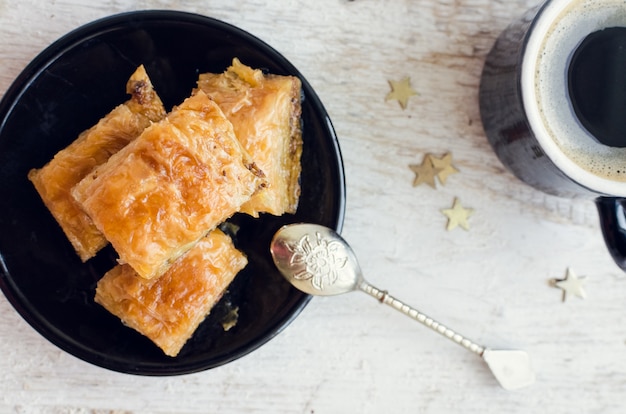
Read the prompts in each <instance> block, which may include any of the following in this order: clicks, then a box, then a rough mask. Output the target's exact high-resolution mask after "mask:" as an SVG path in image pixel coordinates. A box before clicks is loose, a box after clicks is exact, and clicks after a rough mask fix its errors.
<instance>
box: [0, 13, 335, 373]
mask: <svg viewBox="0 0 626 414" xmlns="http://www.w3.org/2000/svg"><path fill="white" fill-rule="evenodd" d="M161 20H165V21H175V22H180V23H181V24H193V25H207V26H209V27H211V28H217V29H219V30H220V31H223V32H225V33H228V35H229V36H233V37H237V38H239V39H241V42H243V43H245V44H247V45H248V47H253V48H256V49H258V50H260V51H262V53H263V54H264V55H268V56H269V58H270V59H271V60H272V61H273V62H278V64H279V65H280V66H281V67H284V68H286V69H287V70H288V72H290V74H292V75H295V76H298V77H299V78H300V79H301V81H302V88H303V93H304V95H305V96H306V98H305V99H306V103H307V105H310V106H311V107H312V110H313V111H314V112H315V113H316V114H317V115H319V117H320V118H322V119H323V120H324V121H325V123H326V125H325V126H324V128H326V129H327V134H328V136H327V137H325V138H324V139H325V140H330V142H329V144H330V145H331V147H332V148H333V149H332V151H334V157H335V162H336V164H337V165H333V166H331V167H332V168H335V169H336V171H333V174H336V177H337V180H336V181H337V182H336V183H335V188H334V189H333V190H334V191H335V192H336V199H335V200H334V203H335V204H334V205H332V206H331V207H332V212H331V215H332V217H331V219H330V221H331V222H329V223H323V224H326V225H327V226H328V227H333V228H334V229H335V230H336V231H337V232H340V231H341V229H342V227H343V221H344V214H345V178H344V171H343V162H342V158H341V152H340V149H339V144H338V142H337V137H336V136H335V133H334V129H333V126H332V123H331V121H330V118H329V117H328V114H327V113H326V110H325V109H324V107H323V105H322V103H321V102H320V100H319V98H318V97H317V95H316V94H315V92H314V91H313V89H312V88H311V86H310V85H309V83H308V82H307V81H306V79H305V78H304V77H303V76H302V75H301V74H300V72H299V71H298V70H297V69H296V68H295V67H294V66H293V65H292V64H291V63H290V62H289V61H287V59H285V58H284V57H283V56H282V55H281V54H280V53H278V52H277V51H276V50H274V49H273V48H272V47H270V46H269V45H268V44H266V43H265V42H263V41H261V40H260V39H258V38H257V37H255V36H253V35H251V34H250V33H248V32H246V31H244V30H242V29H239V28H237V27H235V26H233V25H230V24H228V23H224V22H222V21H220V20H216V19H214V18H211V17H207V16H202V15H199V14H193V13H188V12H181V11H169V10H168V11H166V10H145V11H135V12H128V13H121V14H117V15H112V16H109V17H105V18H102V19H99V20H95V21H93V22H91V23H87V24H85V25H83V26H80V27H79V28H77V29H74V30H73V31H71V32H69V33H68V34H66V35H65V36H63V37H61V38H59V39H58V40H56V41H55V42H54V43H52V44H51V45H50V46H48V47H47V48H46V49H44V50H43V51H42V52H41V53H40V54H39V55H38V56H36V57H35V59H33V60H32V61H31V62H30V63H29V64H28V65H27V66H26V67H25V69H24V70H23V71H22V72H21V73H20V74H19V75H18V77H17V78H16V79H15V81H14V82H13V83H12V84H11V86H10V87H9V88H8V89H7V91H6V93H5V95H4V96H3V98H2V100H1V101H0V137H1V135H2V131H3V130H4V127H5V123H6V122H7V119H8V118H9V117H10V115H11V113H12V111H13V109H14V108H15V105H16V104H17V102H18V101H19V100H20V98H21V97H22V95H23V93H24V91H26V90H27V89H28V88H29V86H30V85H31V82H32V81H33V79H35V78H37V76H39V74H40V73H42V71H44V70H45V69H46V68H47V67H48V66H49V65H51V64H52V63H53V62H55V61H56V60H57V59H59V58H60V57H62V56H63V54H64V53H65V52H66V51H67V50H69V49H71V48H73V47H76V46H77V45H79V44H82V43H85V42H87V41H89V40H90V39H92V38H95V37H98V36H99V35H101V34H102V33H106V32H107V31H109V30H112V29H115V28H118V27H120V26H121V25H125V24H134V23H133V22H139V23H140V24H141V23H143V22H150V21H161ZM305 128H306V125H305ZM0 144H1V142H0ZM2 148H3V147H2V146H1V145H0V151H1V150H2ZM0 179H2V177H0ZM2 223H3V222H0V225H2V226H4V224H2ZM0 288H1V289H2V291H3V293H4V294H5V296H6V297H7V299H8V300H9V302H10V303H11V304H12V306H13V307H14V308H15V309H16V310H17V312H18V313H19V314H20V315H21V316H22V317H23V318H24V319H25V320H26V321H27V322H28V323H29V324H30V325H31V326H32V327H33V328H34V329H35V330H36V331H38V332H39V333H40V334H41V335H42V336H43V337H45V338H46V339H48V340H49V341H50V342H52V343H53V344H55V345H56V346H57V347H59V348H60V349H62V350H64V351H66V352H68V353H69V354H71V355H74V356H75V357H77V358H79V359H82V360H84V361H86V362H89V363H92V364H94V365H97V366H100V367H104V368H107V369H110V370H113V371H118V372H124V373H131V374H137V375H179V374H188V373H193V372H198V371H202V370H206V369H210V368H214V367H216V366H220V365H223V364H226V363H228V362H231V361H233V360H236V359H238V358H240V357H242V356H244V355H246V354H248V353H250V352H252V351H254V350H256V349H257V348H259V347H260V346H262V345H263V344H265V343H266V342H267V341H269V340H270V339H272V338H273V337H275V336H276V335H277V334H278V333H280V332H281V331H282V330H283V329H284V328H285V327H286V326H287V325H289V324H290V323H291V322H292V321H293V320H294V319H295V318H296V317H297V316H298V315H299V314H300V312H301V311H302V310H303V309H304V307H305V306H306V305H307V304H308V302H309V301H310V299H311V297H310V296H308V295H305V294H302V295H301V296H300V297H299V299H298V300H297V301H296V302H295V303H294V306H293V308H292V309H291V311H290V313H289V314H288V315H286V316H285V317H284V319H282V320H281V321H279V323H277V324H275V325H273V326H269V327H268V329H267V330H266V331H265V334H264V335H262V336H260V337H258V338H256V339H255V340H252V341H251V342H249V343H247V344H245V346H242V347H241V348H239V349H238V350H236V352H233V353H230V354H227V355H222V356H220V357H219V358H217V359H214V360H211V361H192V362H190V363H188V364H182V365H180V364H179V365H176V366H174V367H173V368H172V367H167V366H152V365H144V366H142V365H141V363H139V364H138V365H137V366H128V365H127V364H125V363H121V362H119V361H116V360H115V361H111V360H109V359H108V358H107V357H106V355H102V354H94V353H91V352H90V351H89V350H87V349H85V348H84V347H80V346H76V345H75V344H74V343H73V342H72V341H67V340H66V339H65V337H64V335H62V334H59V332H57V330H56V329H55V327H54V326H50V324H48V323H46V321H45V318H44V319H42V317H41V315H39V314H38V312H37V310H36V309H31V308H30V307H29V306H28V302H27V299H26V298H25V297H24V295H23V294H22V292H20V291H19V289H18V288H17V287H16V285H15V284H14V282H13V281H12V280H11V275H10V271H9V268H8V267H7V264H6V262H5V258H4V256H3V252H2V251H0Z"/></svg>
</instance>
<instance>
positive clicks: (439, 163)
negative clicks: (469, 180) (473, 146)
mask: <svg viewBox="0 0 626 414" xmlns="http://www.w3.org/2000/svg"><path fill="white" fill-rule="evenodd" d="M427 157H429V158H430V162H431V163H432V164H433V167H435V168H438V169H439V173H437V178H439V181H440V182H441V184H442V185H445V184H446V181H447V180H448V177H449V176H451V175H452V174H456V173H458V172H459V170H457V169H456V168H455V167H454V165H452V154H451V153H447V154H446V155H444V156H443V157H441V158H437V157H435V156H434V155H432V154H428V155H427Z"/></svg>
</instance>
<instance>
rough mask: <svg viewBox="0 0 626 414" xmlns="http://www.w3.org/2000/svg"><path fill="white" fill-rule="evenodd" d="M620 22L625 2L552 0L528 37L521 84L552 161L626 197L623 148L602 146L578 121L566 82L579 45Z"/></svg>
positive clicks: (592, 184)
mask: <svg viewBox="0 0 626 414" xmlns="http://www.w3.org/2000/svg"><path fill="white" fill-rule="evenodd" d="M554 22H556V23H554ZM619 26H626V2H625V1H624V0H604V1H602V0H574V1H552V2H550V4H548V5H546V7H545V9H544V10H543V11H542V12H541V16H540V17H539V18H538V19H537V21H536V22H535V29H534V30H533V34H531V36H530V37H529V40H528V44H527V47H526V52H525V58H524V59H525V61H524V64H523V68H522V88H523V99H524V105H525V109H526V111H527V114H528V117H529V122H530V124H531V128H532V129H533V131H535V136H536V138H537V140H538V141H539V142H540V143H541V146H542V147H543V149H544V151H545V152H546V154H547V155H548V156H549V157H550V158H551V159H552V161H553V162H554V163H555V164H556V165H557V166H558V167H559V168H560V169H561V170H562V171H564V172H565V173H566V174H567V175H568V176H570V177H571V178H573V179H574V180H575V181H577V182H578V183H580V184H582V185H584V186H586V187H588V188H590V189H593V190H596V191H599V192H602V193H606V194H611V195H620V196H626V148H614V147H608V146H606V145H603V144H601V143H600V142H598V141H597V140H596V139H595V138H594V137H593V136H592V135H591V134H590V133H589V132H588V131H587V130H586V129H585V128H584V127H583V126H582V125H581V124H580V122H579V121H578V119H577V117H576V115H575V113H574V109H573V107H572V105H571V103H570V99H569V96H568V95H569V92H568V86H567V81H568V75H567V72H568V68H569V64H570V61H571V57H572V54H573V53H574V51H575V50H576V48H577V47H578V46H579V45H580V43H581V42H582V41H583V40H584V39H585V38H586V37H587V36H588V35H589V34H591V33H594V32H596V31H598V30H601V29H603V28H606V27H619ZM537 102H538V103H539V104H537ZM625 116H626V114H625ZM562 120H564V121H562Z"/></svg>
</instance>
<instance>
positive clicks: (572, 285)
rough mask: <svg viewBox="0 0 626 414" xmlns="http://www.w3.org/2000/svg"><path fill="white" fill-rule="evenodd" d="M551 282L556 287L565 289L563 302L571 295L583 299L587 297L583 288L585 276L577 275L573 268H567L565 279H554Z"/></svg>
mask: <svg viewBox="0 0 626 414" xmlns="http://www.w3.org/2000/svg"><path fill="white" fill-rule="evenodd" d="M550 282H551V284H552V285H553V286H554V287H557V288H559V289H561V290H563V302H565V301H566V300H567V297H568V296H569V295H575V296H578V297H579V298H581V299H585V297H587V294H586V293H585V290H584V289H583V285H584V284H585V278H584V277H578V276H576V274H575V273H574V272H573V271H572V269H567V273H566V274H565V279H552V280H551V281H550Z"/></svg>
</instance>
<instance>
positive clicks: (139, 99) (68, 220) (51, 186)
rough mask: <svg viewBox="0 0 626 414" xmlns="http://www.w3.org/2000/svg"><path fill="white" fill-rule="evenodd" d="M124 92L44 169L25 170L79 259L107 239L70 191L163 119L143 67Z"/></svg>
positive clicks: (162, 111)
mask: <svg viewBox="0 0 626 414" xmlns="http://www.w3.org/2000/svg"><path fill="white" fill-rule="evenodd" d="M126 91H127V92H128V93H129V94H130V95H131V98H130V100H128V102H126V103H124V104H122V105H120V106H118V107H116V108H115V109H113V110H112V111H111V112H110V113H109V114H107V115H106V116H105V117H104V118H102V119H101V120H100V121H99V122H98V123H97V124H96V125H94V126H93V127H92V128H90V129H88V130H86V131H85V132H83V133H82V134H80V135H79V137H78V138H77V139H76V140H75V141H74V142H73V143H71V144H70V145H69V146H68V147H66V148H65V149H63V150H61V151H59V152H58V153H57V154H56V155H55V156H54V158H53V159H52V160H51V161H50V162H49V163H48V164H46V165H45V166H44V167H43V168H41V169H33V170H31V171H30V172H29V174H28V178H29V179H30V181H32V183H33V184H34V185H35V188H36V190H37V192H38V193H39V195H40V196H41V199H42V200H43V202H44V204H45V205H46V207H48V209H49V210H50V212H51V213H52V215H53V216H54V218H55V219H56V220H57V222H58V223H59V225H60V226H61V228H62V229H63V231H64V233H65V234H66V236H67V238H68V239H69V241H70V242H71V243H72V246H74V249H75V250H76V252H77V253H78V255H79V256H80V258H81V259H82V260H83V261H87V260H88V259H89V258H91V257H93V256H94V255H95V254H96V253H97V252H98V251H99V250H100V249H101V248H102V247H104V246H105V245H106V244H107V240H106V239H105V237H104V236H103V235H102V233H100V231H98V229H97V228H96V227H95V226H94V224H93V223H92V222H91V220H90V219H89V217H88V216H87V215H86V214H85V213H84V212H83V211H82V210H81V209H80V208H79V207H78V205H77V204H76V203H75V202H74V199H73V198H72V196H71V195H70V190H71V189H72V187H74V185H75V184H76V183H78V182H79V181H80V180H81V179H83V178H84V177H85V176H86V175H88V174H89V173H90V172H91V171H93V170H94V168H96V167H97V166H99V165H101V164H104V163H105V162H106V161H107V160H108V159H109V157H110V156H111V154H114V153H116V152H118V151H119V150H120V149H122V148H123V147H125V146H126V145H127V144H128V143H129V142H130V141H132V140H134V139H135V138H137V137H138V136H139V135H140V134H141V132H142V131H143V130H144V129H145V128H146V127H148V126H149V125H150V124H151V123H152V122H156V121H159V120H161V119H162V118H163V117H165V109H164V108H163V103H162V102H161V99H159V96H158V95H157V93H156V92H155V90H154V88H153V86H152V83H151V82H150V79H149V78H148V75H147V74H146V71H145V69H144V67H143V66H140V67H139V68H137V70H136V71H135V73H133V75H132V76H131V77H130V79H129V80H128V83H127V84H126Z"/></svg>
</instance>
